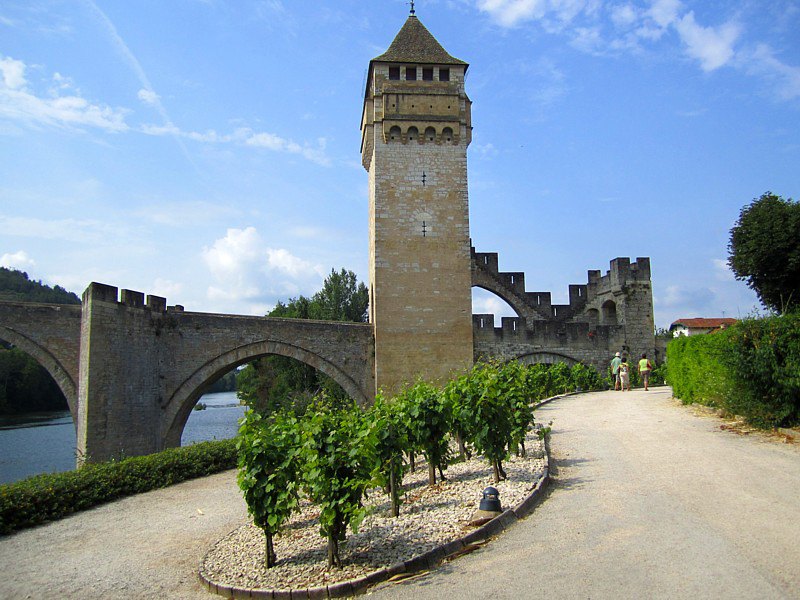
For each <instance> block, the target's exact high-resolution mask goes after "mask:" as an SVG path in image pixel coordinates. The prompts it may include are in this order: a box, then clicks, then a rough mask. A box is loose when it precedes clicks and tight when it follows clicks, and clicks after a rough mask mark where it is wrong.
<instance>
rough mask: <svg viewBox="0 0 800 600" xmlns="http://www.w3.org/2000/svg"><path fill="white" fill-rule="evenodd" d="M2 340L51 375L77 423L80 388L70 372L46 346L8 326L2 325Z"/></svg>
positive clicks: (0, 337)
mask: <svg viewBox="0 0 800 600" xmlns="http://www.w3.org/2000/svg"><path fill="white" fill-rule="evenodd" d="M0 339H2V340H5V341H6V342H8V343H9V344H13V345H14V346H16V347H17V348H19V349H20V350H22V351H23V352H25V353H26V354H29V355H30V356H32V357H33V358H34V359H35V360H36V362H38V363H39V364H40V365H42V367H44V369H45V370H46V371H47V372H48V373H49V374H50V377H52V378H53V379H54V380H55V382H56V385H58V388H59V389H60V390H61V392H62V393H63V394H64V397H65V398H66V399H67V405H68V406H69V412H70V413H71V414H72V421H73V422H75V416H76V412H77V406H78V402H77V398H78V386H77V383H76V382H75V380H74V379H73V378H72V376H71V375H70V374H69V371H67V369H66V368H65V367H64V365H62V364H61V362H60V361H59V360H58V359H57V358H56V357H55V356H54V355H53V354H52V353H51V352H50V351H49V350H48V349H47V348H45V347H44V346H42V345H40V344H38V343H36V342H35V341H33V340H32V339H30V338H29V337H27V336H26V335H24V334H22V333H20V332H18V331H15V330H14V329H12V328H11V327H8V326H6V325H0Z"/></svg>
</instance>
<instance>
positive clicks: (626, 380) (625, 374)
mask: <svg viewBox="0 0 800 600" xmlns="http://www.w3.org/2000/svg"><path fill="white" fill-rule="evenodd" d="M629 368H630V367H629V366H628V357H627V356H624V355H623V357H622V362H621V363H620V364H619V384H620V386H621V387H622V391H623V392H624V391H625V390H626V389H627V390H628V391H629V392H630V391H631V374H630V372H629V370H628V369H629Z"/></svg>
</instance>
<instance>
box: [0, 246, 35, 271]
mask: <svg viewBox="0 0 800 600" xmlns="http://www.w3.org/2000/svg"><path fill="white" fill-rule="evenodd" d="M35 265H36V261H34V260H33V259H32V258H31V257H30V256H28V253H27V252H25V251H24V250H18V251H17V252H14V253H13V254H10V253H8V252H6V253H5V254H3V255H2V256H0V267H6V268H7V269H27V268H28V267H33V266H35Z"/></svg>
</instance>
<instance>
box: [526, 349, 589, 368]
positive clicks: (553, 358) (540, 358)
mask: <svg viewBox="0 0 800 600" xmlns="http://www.w3.org/2000/svg"><path fill="white" fill-rule="evenodd" d="M516 360H518V361H519V362H521V363H523V364H526V365H542V364H544V365H554V364H556V363H560V362H562V363H565V364H566V365H567V366H568V367H573V366H575V365H577V364H578V363H580V362H581V361H579V360H578V359H576V358H572V357H571V356H568V355H566V354H561V353H559V352H544V351H543V352H529V353H527V354H520V355H519V356H517V357H516Z"/></svg>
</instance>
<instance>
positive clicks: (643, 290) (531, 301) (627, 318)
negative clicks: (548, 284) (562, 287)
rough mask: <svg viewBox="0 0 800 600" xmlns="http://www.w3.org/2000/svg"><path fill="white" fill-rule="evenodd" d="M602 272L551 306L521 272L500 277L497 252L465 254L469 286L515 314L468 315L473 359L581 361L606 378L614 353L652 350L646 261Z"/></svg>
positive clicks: (624, 262) (614, 264) (621, 261)
mask: <svg viewBox="0 0 800 600" xmlns="http://www.w3.org/2000/svg"><path fill="white" fill-rule="evenodd" d="M610 267H611V268H610V269H609V271H607V273H606V274H605V275H601V273H600V271H589V272H588V283H587V284H574V285H570V286H569V304H565V305H554V304H552V302H551V296H550V293H549V292H529V291H527V290H526V289H525V275H524V273H521V272H502V271H500V270H499V261H498V256H497V254H496V253H481V252H475V249H474V248H473V249H472V281H473V285H475V286H477V287H481V288H483V289H486V290H488V291H491V292H493V293H495V294H497V295H498V296H500V297H501V298H503V299H504V300H505V301H506V302H508V303H509V305H511V307H512V308H513V309H514V310H515V311H516V312H517V314H518V315H519V317H515V318H503V319H502V321H501V324H500V326H499V327H495V322H494V315H473V331H474V338H473V351H474V354H475V359H476V360H478V359H480V358H490V357H499V358H502V359H503V360H510V359H513V358H518V359H521V360H523V361H526V362H553V361H554V360H563V361H564V362H567V363H574V362H582V363H584V364H587V365H592V366H594V367H595V368H597V369H598V370H599V371H600V372H601V373H605V372H606V370H607V368H608V363H609V361H610V360H611V357H612V356H613V355H614V353H615V352H617V351H619V352H623V353H627V354H628V355H629V357H630V358H631V360H633V359H634V358H638V357H639V356H640V355H641V354H642V353H647V354H648V356H650V357H655V358H656V360H658V361H659V362H660V361H661V360H663V357H662V356H660V355H658V354H657V353H656V344H655V336H654V325H653V296H652V288H651V282H650V260H649V259H648V258H637V259H636V262H634V263H631V262H630V259H628V258H616V259H614V260H612V261H611V263H610Z"/></svg>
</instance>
